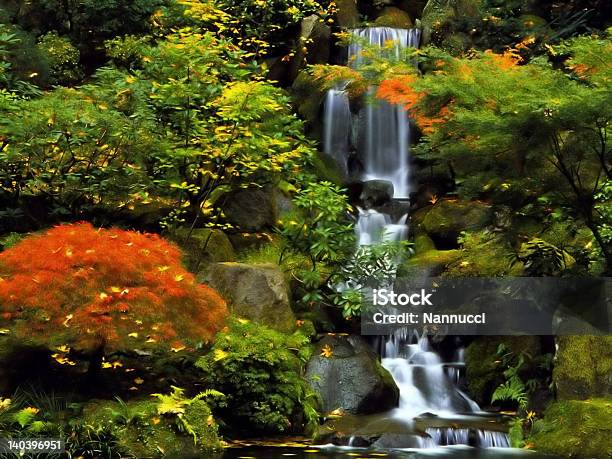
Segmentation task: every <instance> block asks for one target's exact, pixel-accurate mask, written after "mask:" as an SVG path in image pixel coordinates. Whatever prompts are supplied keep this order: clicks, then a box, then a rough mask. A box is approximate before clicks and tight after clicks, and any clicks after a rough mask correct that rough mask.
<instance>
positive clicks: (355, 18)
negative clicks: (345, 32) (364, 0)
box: [336, 0, 359, 29]
mask: <svg viewBox="0 0 612 459" xmlns="http://www.w3.org/2000/svg"><path fill="white" fill-rule="evenodd" d="M336 24H337V25H338V26H339V27H343V28H346V29H352V28H354V27H357V25H358V24H359V10H358V9H357V2H356V1H355V0H336Z"/></svg>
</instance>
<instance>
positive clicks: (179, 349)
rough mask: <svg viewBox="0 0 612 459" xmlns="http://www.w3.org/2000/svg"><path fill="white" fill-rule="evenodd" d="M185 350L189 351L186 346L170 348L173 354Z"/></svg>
mask: <svg viewBox="0 0 612 459" xmlns="http://www.w3.org/2000/svg"><path fill="white" fill-rule="evenodd" d="M185 349H187V348H186V347H185V346H182V345H181V346H174V347H171V348H170V350H171V351H172V352H181V351H182V350H185Z"/></svg>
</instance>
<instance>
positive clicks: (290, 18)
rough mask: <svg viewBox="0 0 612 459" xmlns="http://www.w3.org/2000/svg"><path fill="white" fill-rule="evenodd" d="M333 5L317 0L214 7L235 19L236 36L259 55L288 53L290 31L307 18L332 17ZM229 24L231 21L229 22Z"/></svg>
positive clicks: (226, 1) (255, 0)
mask: <svg viewBox="0 0 612 459" xmlns="http://www.w3.org/2000/svg"><path fill="white" fill-rule="evenodd" d="M329 3H330V2H326V1H317V0H271V1H265V2H264V1H260V0H238V1H230V0H216V1H215V2H214V4H215V5H216V6H217V8H219V9H221V10H222V11H223V12H225V13H226V14H228V15H230V16H231V18H232V21H231V22H232V23H233V28H235V30H234V31H233V33H234V34H235V35H236V38H238V39H239V40H240V44H241V46H242V47H243V48H244V49H248V50H251V51H254V52H255V53H256V54H266V53H274V54H278V53H279V52H286V51H287V50H288V49H287V48H288V45H289V43H288V42H287V38H286V37H287V27H295V26H296V25H298V24H299V22H300V21H301V20H302V19H303V18H305V17H306V16H310V15H312V14H316V15H318V16H319V18H320V20H321V21H324V20H325V19H327V17H328V14H329V13H328V11H327V8H328V7H329ZM224 22H226V23H227V18H226V19H225V21H224Z"/></svg>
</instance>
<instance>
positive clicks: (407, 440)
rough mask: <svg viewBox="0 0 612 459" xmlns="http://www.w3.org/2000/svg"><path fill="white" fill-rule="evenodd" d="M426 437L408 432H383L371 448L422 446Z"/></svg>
mask: <svg viewBox="0 0 612 459" xmlns="http://www.w3.org/2000/svg"><path fill="white" fill-rule="evenodd" d="M426 440H427V439H426V438H424V437H421V436H420V435H415V434H409V433H384V434H382V435H381V436H380V438H378V439H377V440H376V441H375V442H374V443H372V447H373V448H382V449H390V448H422V447H423V443H424V442H425V441H426Z"/></svg>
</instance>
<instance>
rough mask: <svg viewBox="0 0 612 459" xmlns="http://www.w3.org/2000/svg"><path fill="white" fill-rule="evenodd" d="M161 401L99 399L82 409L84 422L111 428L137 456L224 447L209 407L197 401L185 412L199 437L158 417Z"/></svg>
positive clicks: (176, 454)
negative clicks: (195, 440)
mask: <svg viewBox="0 0 612 459" xmlns="http://www.w3.org/2000/svg"><path fill="white" fill-rule="evenodd" d="M157 405H158V402H156V401H154V400H135V401H130V402H127V403H125V404H121V403H119V402H117V401H108V400H98V401H94V402H91V403H89V404H88V405H87V406H86V407H85V408H84V410H83V423H84V424H86V425H91V426H93V427H94V428H95V427H110V431H111V432H112V433H113V435H114V436H115V437H116V438H117V442H118V444H119V446H120V447H121V448H122V449H124V450H125V451H127V452H129V453H130V454H132V455H134V456H135V457H159V456H160V453H161V454H162V455H164V456H169V457H189V456H199V455H201V454H202V453H204V452H210V451H214V450H218V449H220V447H221V443H220V440H219V437H218V435H217V426H216V424H215V423H214V422H213V421H211V420H212V417H211V416H212V415H211V411H210V408H209V407H208V405H207V404H206V403H205V402H204V401H202V400H199V401H196V402H194V403H192V404H191V405H189V406H188V407H187V408H186V410H185V414H184V416H185V419H186V420H187V421H188V422H189V425H190V426H191V427H192V428H193V430H194V431H195V433H196V436H197V438H198V441H197V443H196V442H194V439H193V436H191V435H190V434H188V433H185V432H180V431H179V428H178V426H177V425H176V424H175V423H174V419H172V418H169V417H165V416H159V415H158V414H157Z"/></svg>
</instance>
